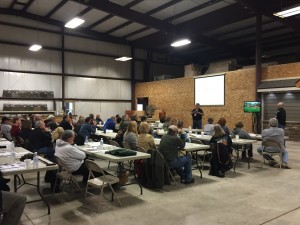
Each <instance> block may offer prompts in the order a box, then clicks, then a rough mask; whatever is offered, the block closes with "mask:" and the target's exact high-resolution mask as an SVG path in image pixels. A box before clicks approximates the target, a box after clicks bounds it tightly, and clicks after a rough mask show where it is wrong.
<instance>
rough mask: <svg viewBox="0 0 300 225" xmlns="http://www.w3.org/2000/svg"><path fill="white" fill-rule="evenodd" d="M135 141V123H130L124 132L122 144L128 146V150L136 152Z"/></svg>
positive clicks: (136, 134) (136, 135) (136, 138)
mask: <svg viewBox="0 0 300 225" xmlns="http://www.w3.org/2000/svg"><path fill="white" fill-rule="evenodd" d="M137 140H138V132H137V123H136V122H135V121H131V122H130V123H129V125H128V127H127V130H126V132H125V133H124V136H123V142H124V143H126V144H128V145H129V147H130V149H132V150H136V145H137Z"/></svg>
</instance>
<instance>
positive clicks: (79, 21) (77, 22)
mask: <svg viewBox="0 0 300 225" xmlns="http://www.w3.org/2000/svg"><path fill="white" fill-rule="evenodd" d="M84 22H85V21H84V20H83V19H80V18H78V17H75V18H73V19H71V20H70V21H69V22H67V23H66V24H65V27H67V28H71V29H74V28H76V27H78V26H80V25H81V24H83V23H84Z"/></svg>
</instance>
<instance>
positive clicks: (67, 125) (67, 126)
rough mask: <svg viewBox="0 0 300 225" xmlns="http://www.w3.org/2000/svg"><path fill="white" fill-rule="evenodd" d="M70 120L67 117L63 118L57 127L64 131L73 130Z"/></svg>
mask: <svg viewBox="0 0 300 225" xmlns="http://www.w3.org/2000/svg"><path fill="white" fill-rule="evenodd" d="M71 122H72V121H71V119H70V117H69V116H68V115H64V116H63V120H62V121H61V122H60V123H59V126H60V127H62V128H64V130H73V126H72V125H71Z"/></svg>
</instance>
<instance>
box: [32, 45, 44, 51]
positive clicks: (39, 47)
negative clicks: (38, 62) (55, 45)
mask: <svg viewBox="0 0 300 225" xmlns="http://www.w3.org/2000/svg"><path fill="white" fill-rule="evenodd" d="M41 48H42V46H41V45H36V44H34V45H31V46H30V47H29V50H30V51H33V52H36V51H38V50H40V49H41Z"/></svg>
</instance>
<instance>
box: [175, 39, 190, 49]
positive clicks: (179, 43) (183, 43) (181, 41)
mask: <svg viewBox="0 0 300 225" xmlns="http://www.w3.org/2000/svg"><path fill="white" fill-rule="evenodd" d="M190 43H191V41H190V40H189V39H182V40H179V41H175V42H173V43H172V44H171V46H172V47H175V48H176V47H180V46H184V45H188V44H190Z"/></svg>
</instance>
